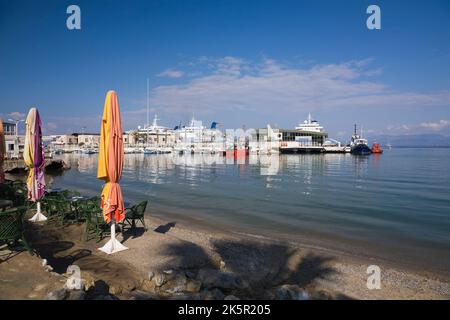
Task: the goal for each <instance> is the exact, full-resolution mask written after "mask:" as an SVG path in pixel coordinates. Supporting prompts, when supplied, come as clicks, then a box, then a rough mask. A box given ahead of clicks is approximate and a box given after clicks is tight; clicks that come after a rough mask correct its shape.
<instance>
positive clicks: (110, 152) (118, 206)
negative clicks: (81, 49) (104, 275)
mask: <svg viewBox="0 0 450 320" xmlns="http://www.w3.org/2000/svg"><path fill="white" fill-rule="evenodd" d="M122 167H123V141H122V119H121V117H120V110H119V101H118V99H117V94H116V92H115V91H108V93H107V94H106V99H105V106H104V108H103V117H102V124H101V129H100V152H99V157H98V169H97V178H98V179H101V180H103V181H105V185H104V186H103V191H102V196H101V207H102V210H103V218H104V219H105V221H106V222H108V223H111V240H109V241H108V242H107V243H106V244H105V245H104V246H103V247H102V248H100V250H102V251H103V252H106V253H108V254H110V253H114V252H118V251H122V250H125V249H128V248H126V247H125V246H123V245H122V244H121V243H120V242H119V241H117V240H116V238H115V225H116V223H118V222H120V221H122V220H123V218H124V215H125V213H124V205H123V197H122V190H121V189H120V185H119V181H120V178H121V176H122Z"/></svg>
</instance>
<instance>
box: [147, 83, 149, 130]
mask: <svg viewBox="0 0 450 320" xmlns="http://www.w3.org/2000/svg"><path fill="white" fill-rule="evenodd" d="M148 100H149V80H148V78H147V127H148V125H149V123H150V118H149V115H150V113H149V112H150V107H149V102H148Z"/></svg>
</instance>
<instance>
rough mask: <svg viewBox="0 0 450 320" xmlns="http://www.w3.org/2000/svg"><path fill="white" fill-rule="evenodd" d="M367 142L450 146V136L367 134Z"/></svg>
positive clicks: (398, 145) (395, 145)
mask: <svg viewBox="0 0 450 320" xmlns="http://www.w3.org/2000/svg"><path fill="white" fill-rule="evenodd" d="M367 139H368V140H369V143H370V144H372V143H373V142H378V143H381V145H383V146H385V145H387V144H388V143H390V144H391V145H392V146H393V147H450V137H449V136H444V135H441V134H404V135H373V136H368V137H367Z"/></svg>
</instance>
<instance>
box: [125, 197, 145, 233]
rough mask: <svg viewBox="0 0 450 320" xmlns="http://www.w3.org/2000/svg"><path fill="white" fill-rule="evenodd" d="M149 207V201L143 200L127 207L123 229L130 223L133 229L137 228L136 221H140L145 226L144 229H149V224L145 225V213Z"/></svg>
mask: <svg viewBox="0 0 450 320" xmlns="http://www.w3.org/2000/svg"><path fill="white" fill-rule="evenodd" d="M146 208H147V201H142V202H140V203H138V204H136V205H134V206H132V207H130V208H126V209H125V218H124V219H123V221H122V223H121V226H122V231H123V230H125V228H126V225H127V224H128V225H129V226H130V228H131V229H132V230H135V229H136V221H140V222H141V223H142V225H143V226H144V230H145V231H147V226H146V225H145V220H144V213H145V209H146Z"/></svg>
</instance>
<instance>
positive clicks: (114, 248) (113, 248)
mask: <svg viewBox="0 0 450 320" xmlns="http://www.w3.org/2000/svg"><path fill="white" fill-rule="evenodd" d="M127 249H128V248H127V247H125V246H124V245H123V244H121V243H120V242H119V241H118V240H117V239H116V223H115V221H114V220H112V221H111V239H110V240H109V241H108V242H107V243H106V244H105V245H104V246H103V247H101V248H99V249H98V250H101V251H103V252H104V253H107V254H111V253H115V252H119V251H123V250H127Z"/></svg>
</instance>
